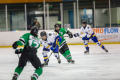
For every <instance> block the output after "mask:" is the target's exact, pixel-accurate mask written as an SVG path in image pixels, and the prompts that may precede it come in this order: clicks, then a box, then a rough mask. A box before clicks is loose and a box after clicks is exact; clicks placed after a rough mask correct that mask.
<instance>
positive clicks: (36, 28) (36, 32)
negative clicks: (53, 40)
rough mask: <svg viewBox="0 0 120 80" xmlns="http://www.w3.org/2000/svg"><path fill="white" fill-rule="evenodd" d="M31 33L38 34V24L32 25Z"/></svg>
mask: <svg viewBox="0 0 120 80" xmlns="http://www.w3.org/2000/svg"><path fill="white" fill-rule="evenodd" d="M30 33H31V34H32V35H35V36H36V35H37V34H38V27H36V26H34V27H31V31H30Z"/></svg>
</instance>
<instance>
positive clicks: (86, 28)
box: [74, 21, 108, 53]
mask: <svg viewBox="0 0 120 80" xmlns="http://www.w3.org/2000/svg"><path fill="white" fill-rule="evenodd" d="M84 33H85V34H86V36H85V37H83V38H82V40H83V42H84V45H85V48H86V51H85V52H84V53H89V47H88V42H89V40H90V39H92V41H93V42H94V43H96V44H98V45H99V46H100V47H101V48H102V49H103V50H105V51H106V52H108V50H107V49H106V48H105V47H104V46H103V45H102V44H101V43H100V42H98V39H97V37H96V35H95V33H94V32H93V30H92V28H91V27H90V26H89V25H87V23H86V21H82V27H81V32H80V33H75V34H74V36H75V37H77V36H80V35H81V34H84Z"/></svg>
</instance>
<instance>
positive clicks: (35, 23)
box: [31, 18, 41, 29]
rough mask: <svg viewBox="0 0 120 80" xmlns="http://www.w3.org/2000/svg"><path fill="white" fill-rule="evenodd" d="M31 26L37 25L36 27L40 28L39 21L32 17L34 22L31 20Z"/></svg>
mask: <svg viewBox="0 0 120 80" xmlns="http://www.w3.org/2000/svg"><path fill="white" fill-rule="evenodd" d="M32 26H37V27H38V29H40V27H41V26H40V23H39V22H37V19H36V18H35V19H34V22H33V24H32ZM32 26H31V27H32Z"/></svg>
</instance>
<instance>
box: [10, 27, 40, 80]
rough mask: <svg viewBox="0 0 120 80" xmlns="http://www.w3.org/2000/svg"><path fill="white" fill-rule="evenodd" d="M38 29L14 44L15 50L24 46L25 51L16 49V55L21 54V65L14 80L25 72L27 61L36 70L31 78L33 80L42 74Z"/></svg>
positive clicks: (19, 64) (34, 29) (35, 28)
mask: <svg viewBox="0 0 120 80" xmlns="http://www.w3.org/2000/svg"><path fill="white" fill-rule="evenodd" d="M37 34H38V28H37V27H33V28H32V29H31V31H30V33H26V34H24V35H23V36H22V37H20V39H19V40H18V41H16V42H14V43H13V45H12V47H13V49H16V48H17V47H18V46H22V45H24V48H23V49H18V50H17V49H16V51H15V53H16V54H20V53H21V56H20V58H19V63H18V66H17V68H16V69H15V72H14V75H13V78H12V80H17V79H18V77H19V75H20V74H21V72H22V71H23V69H24V67H25V65H26V63H27V61H30V62H31V64H32V66H33V67H34V68H35V69H36V70H35V72H34V74H33V75H32V76H31V80H37V79H38V77H39V76H40V75H41V74H42V65H41V62H40V60H39V58H38V57H37V49H38V48H39V47H40V40H39V38H38V36H37Z"/></svg>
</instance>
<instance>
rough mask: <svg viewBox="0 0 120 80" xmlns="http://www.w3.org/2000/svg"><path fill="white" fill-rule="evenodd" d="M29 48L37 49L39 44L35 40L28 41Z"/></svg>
mask: <svg viewBox="0 0 120 80" xmlns="http://www.w3.org/2000/svg"><path fill="white" fill-rule="evenodd" d="M29 46H32V47H35V48H38V47H39V43H38V42H37V41H35V40H29Z"/></svg>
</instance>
